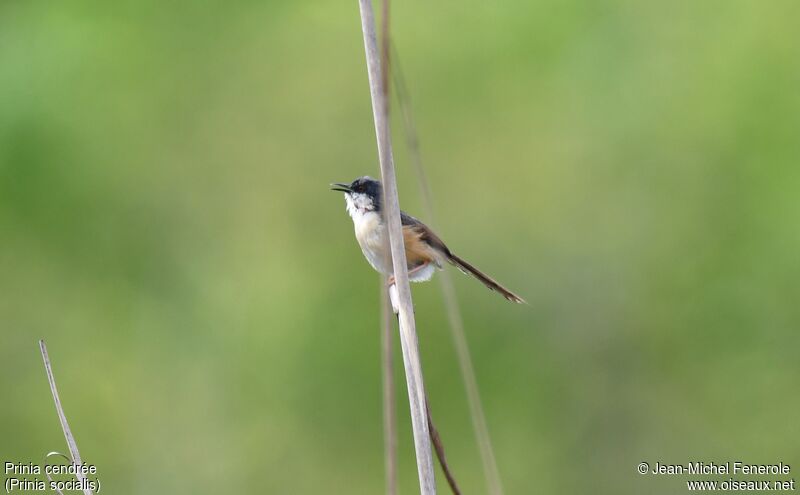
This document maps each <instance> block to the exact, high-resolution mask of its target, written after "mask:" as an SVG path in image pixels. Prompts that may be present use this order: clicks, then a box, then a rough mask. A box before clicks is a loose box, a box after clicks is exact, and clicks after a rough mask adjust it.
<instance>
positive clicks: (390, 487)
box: [380, 277, 397, 495]
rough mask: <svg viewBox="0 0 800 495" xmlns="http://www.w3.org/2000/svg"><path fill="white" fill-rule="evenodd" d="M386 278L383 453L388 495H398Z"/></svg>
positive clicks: (383, 304)
mask: <svg viewBox="0 0 800 495" xmlns="http://www.w3.org/2000/svg"><path fill="white" fill-rule="evenodd" d="M386 280H387V279H386V277H381V278H380V291H381V356H382V359H381V362H382V364H383V366H382V368H383V451H384V469H385V471H386V495H396V494H397V418H396V417H395V400H394V397H395V395H394V394H395V391H394V358H393V350H392V347H393V346H392V316H393V313H392V308H391V304H390V303H389V291H388V290H387V288H386Z"/></svg>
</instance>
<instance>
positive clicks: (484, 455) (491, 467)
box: [392, 52, 503, 495]
mask: <svg viewBox="0 0 800 495" xmlns="http://www.w3.org/2000/svg"><path fill="white" fill-rule="evenodd" d="M393 68H394V70H393V72H392V73H393V75H394V81H395V91H396V93H397V99H398V102H399V104H400V110H401V112H402V114H403V124H404V129H405V136H406V145H407V146H408V149H409V153H410V155H411V161H412V163H413V164H414V170H415V171H416V173H417V183H418V184H419V189H420V191H421V192H422V204H423V210H424V213H425V217H426V219H427V221H428V222H429V225H430V226H431V227H433V228H435V227H436V221H435V218H434V213H433V200H432V195H431V190H430V186H429V184H428V180H427V177H426V175H425V168H424V167H423V164H422V153H421V151H420V146H419V137H418V136H417V131H416V126H415V125H414V115H413V112H412V108H411V99H410V97H409V94H408V88H407V87H406V82H405V78H404V77H403V72H402V67H401V66H400V59H399V57H398V55H397V53H396V52H395V54H394V64H393ZM439 282H440V284H441V288H442V294H443V296H444V302H445V306H446V307H447V320H448V322H449V323H450V334H451V336H452V338H453V345H454V346H455V348H456V356H458V365H459V367H460V369H461V376H462V378H463V380H464V388H465V389H466V392H467V402H468V403H469V409H470V417H471V418H472V428H473V430H474V432H475V439H476V442H477V443H478V450H479V451H480V454H481V462H482V464H483V472H484V476H486V485H487V488H488V490H489V493H490V494H491V495H503V485H502V482H501V480H500V472H499V470H498V468H497V460H496V459H495V455H494V449H493V448H492V440H491V437H490V436H489V428H488V427H487V425H486V416H485V415H484V412H483V406H482V405H481V398H480V394H479V392H478V381H477V379H476V378H475V369H474V368H473V366H472V358H471V357H470V352H469V345H468V344H467V338H466V335H465V333H464V322H463V320H462V318H461V310H460V308H459V305H458V298H457V297H456V291H455V287H454V286H453V279H452V278H451V277H450V273H449V272H447V271H442V273H440V274H439Z"/></svg>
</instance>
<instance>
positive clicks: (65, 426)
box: [39, 340, 92, 495]
mask: <svg viewBox="0 0 800 495" xmlns="http://www.w3.org/2000/svg"><path fill="white" fill-rule="evenodd" d="M39 350H40V351H41V353H42V360H43V361H44V370H45V371H46V372H47V381H48V382H50V392H52V393H53V402H55V405H56V412H57V413H58V420H59V421H60V422H61V429H62V430H63V431H64V438H65V439H66V441H67V447H68V448H69V454H70V458H71V461H72V463H73V464H75V465H76V466H80V465H81V464H83V461H82V460H81V454H80V452H78V444H77V443H75V437H73V436H72V430H70V428H69V423H67V417H66V416H65V415H64V408H63V407H61V398H60V397H59V396H58V389H57V388H56V379H55V377H53V368H52V367H51V366H50V356H48V354H47V346H46V345H45V344H44V340H40V341H39ZM76 476H77V478H78V480H79V481H80V482H81V483H83V484H84V486H85V488H84V489H83V493H84V495H92V490H91V488H89V487H88V484H86V483H85V482H84V481H83V480H84V479H85V478H86V475H84V474H83V473H82V472H81V471H80V470H79V471H78V472H77V474H76Z"/></svg>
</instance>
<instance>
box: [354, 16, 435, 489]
mask: <svg viewBox="0 0 800 495" xmlns="http://www.w3.org/2000/svg"><path fill="white" fill-rule="evenodd" d="M359 10H360V13H361V30H362V34H363V36H364V51H365V52H366V58H367V73H368V76H369V87H370V96H371V99H372V114H373V117H374V120H375V134H376V137H377V141H378V158H379V160H380V165H381V178H382V180H383V192H384V215H385V221H386V223H387V227H388V231H389V244H390V247H391V252H392V267H393V270H394V277H395V284H396V287H397V292H398V321H399V323H400V343H401V346H402V350H403V365H404V368H405V374H406V385H407V387H408V402H409V406H410V409H411V427H412V430H413V433H414V449H415V451H416V456H417V472H418V475H419V485H420V492H421V493H422V494H423V495H428V494H435V493H436V483H435V479H434V476H433V458H432V455H431V443H430V438H429V436H428V422H427V414H426V409H425V403H426V401H425V386H424V384H423V378H422V364H421V362H420V358H419V349H418V345H417V331H416V324H415V321H414V306H413V303H412V300H411V287H410V285H409V281H408V267H407V265H406V253H405V246H404V244H403V234H402V226H401V223H400V202H399V199H398V195H397V182H396V178H395V172H394V160H393V157H392V143H391V137H390V135H389V116H388V105H387V101H388V98H387V95H386V88H385V86H384V85H383V83H382V81H383V74H382V73H381V62H380V55H379V51H378V42H377V38H376V36H375V15H374V13H373V11H372V3H371V1H370V0H359Z"/></svg>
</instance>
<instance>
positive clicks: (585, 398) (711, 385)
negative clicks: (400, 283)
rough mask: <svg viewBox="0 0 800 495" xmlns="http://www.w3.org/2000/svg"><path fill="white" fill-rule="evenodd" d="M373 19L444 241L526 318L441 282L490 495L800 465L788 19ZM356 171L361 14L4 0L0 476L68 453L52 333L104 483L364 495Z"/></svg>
mask: <svg viewBox="0 0 800 495" xmlns="http://www.w3.org/2000/svg"><path fill="white" fill-rule="evenodd" d="M393 3H394V7H393V18H392V22H393V30H394V36H395V39H396V43H397V46H398V48H399V50H400V54H401V57H402V62H403V66H404V69H405V73H406V77H407V79H408V81H409V85H410V88H411V96H412V99H413V103H414V106H415V111H416V116H417V125H418V130H419V133H420V136H421V141H422V152H423V154H424V158H425V160H426V165H427V173H428V176H429V179H430V183H431V187H432V189H433V191H434V195H435V206H436V210H437V216H438V228H439V230H440V234H441V235H442V237H443V238H444V239H445V240H446V241H447V242H448V243H449V244H450V245H451V247H452V248H453V250H454V251H456V252H457V253H459V254H460V255H462V256H463V257H465V258H466V259H468V260H470V261H472V262H473V263H475V264H476V265H477V266H479V267H481V268H482V269H484V270H486V271H487V272H489V273H490V274H492V275H493V276H495V277H497V278H498V279H499V280H501V281H502V282H504V283H505V284H507V285H508V286H509V287H511V288H512V289H514V290H516V291H518V292H519V293H520V294H522V295H523V296H524V297H526V299H527V300H528V301H529V305H527V306H514V305H511V304H508V303H507V302H505V301H503V300H502V299H501V298H499V297H497V295H494V294H492V293H490V292H488V291H486V289H484V288H483V287H482V286H480V285H479V284H477V283H475V282H474V281H472V280H469V279H468V278H467V277H464V276H461V275H460V274H458V273H457V272H456V273H455V274H454V279H455V282H456V287H457V291H458V294H459V297H460V298H461V303H462V307H463V312H464V318H465V320H466V322H467V323H466V324H467V329H466V330H467V335H468V339H469V343H470V346H471V349H472V353H473V356H474V360H475V368H476V371H477V375H478V382H479V384H480V387H481V391H482V395H483V399H484V406H485V409H486V415H487V419H488V422H489V429H490V431H491V434H492V436H493V440H494V446H495V450H496V455H497V460H498V464H499V468H500V472H501V475H502V478H503V483H504V485H505V488H506V491H507V493H509V494H511V493H644V492H647V493H665V494H666V493H683V492H684V491H685V490H686V487H685V484H684V481H685V479H686V478H685V477H679V476H677V477H653V476H644V477H643V476H640V475H638V474H637V473H636V465H637V464H638V463H639V462H641V461H643V460H646V461H650V462H655V461H656V460H661V461H665V462H672V463H685V462H688V461H689V460H705V461H714V462H724V461H726V460H736V459H742V460H745V461H750V462H759V463H772V462H778V461H784V462H788V463H790V464H793V465H796V466H797V467H796V468H795V469H800V428H799V427H798V422H797V411H798V408H800V397H798V394H797V390H798V388H797V387H798V379H800V362H799V361H798V344H799V343H800V342H799V340H800V338H798V326H799V325H800V309H799V308H798V298H799V296H800V290H798V278H800V257H799V256H798V254H799V253H800V233H799V230H798V227H799V226H800V201H798V195H799V193H800V167H798V165H799V163H798V161H799V159H800V139H799V136H798V131H800V38H798V34H797V19H798V18H800V3H798V2H796V1H794V0H787V1H779V0H775V1H770V2H755V1H751V0H742V1H737V0H724V1H723V0H708V1H702V2H697V1H688V0H685V1H678V2H640V1H633V0H630V1H628V0H619V1H601V2H591V1H575V0H568V1H564V0H536V1H513V2H502V3H499V2H480V1H470V2H466V3H465V2H448V3H437V2H433V3H431V2H423V1H420V0H415V1H411V2H393ZM394 108H395V109H396V108H397V107H396V105H395V107H394ZM394 128H395V131H396V132H395V137H396V145H395V148H396V152H397V164H398V175H399V177H398V179H399V184H400V194H401V201H402V204H403V205H404V208H405V209H406V210H407V211H409V212H412V213H416V214H417V215H419V216H421V213H422V212H421V205H420V197H419V193H418V190H417V186H416V180H415V175H414V173H413V169H412V168H411V165H410V162H409V159H408V152H407V150H406V149H405V147H404V145H403V141H402V134H401V132H400V123H399V121H396V122H395V125H394ZM376 157H377V153H376V149H375V136H374V128H373V123H372V117H371V110H370V102H369V96H368V87H367V77H366V69H365V65H364V54H363V44H362V39H361V32H360V24H359V17H358V8H357V3H356V2H333V1H321V0H320V1H312V2H248V1H226V2H219V1H203V2H153V1H121V2H101V1H75V2H42V1H15V0H5V1H3V2H2V3H0V317H1V319H0V329H1V330H0V331H1V332H2V333H1V334H0V335H1V336H2V339H1V340H0V395H1V396H2V399H0V404H2V405H1V406H0V460H3V461H5V460H10V461H20V462H34V463H38V462H41V461H40V460H41V458H42V456H43V454H44V453H45V452H48V451H51V450H64V443H63V437H62V436H61V432H60V429H59V426H58V421H57V418H56V415H55V411H54V408H53V404H52V400H51V398H50V395H49V390H48V388H47V382H46V379H45V375H44V372H43V369H42V365H41V360H40V357H39V354H38V348H37V345H36V341H37V339H38V338H40V337H43V338H45V339H46V341H47V343H48V345H49V349H50V354H51V357H52V359H53V363H54V368H55V373H56V378H57V379H58V383H59V386H60V389H61V393H62V396H63V397H62V398H63V401H64V406H65V409H66V413H67V416H68V418H69V419H70V421H71V424H72V428H73V431H74V433H75V434H76V436H77V439H78V443H79V446H80V448H81V451H82V455H83V457H84V460H86V461H88V462H92V463H95V464H97V465H98V468H99V472H100V475H99V477H100V478H101V482H102V483H103V489H104V490H110V491H111V493H136V494H152V493H186V494H188V493H192V494H201V493H209V494H210V493H337V494H338V493H341V494H350V493H381V491H382V489H383V458H382V455H383V454H382V436H381V435H382V433H381V398H380V397H381V389H380V363H379V349H380V334H379V329H378V323H379V313H378V289H377V287H378V283H379V282H378V277H377V276H376V274H375V273H374V272H373V271H372V270H371V269H370V268H369V266H368V265H367V263H366V262H365V261H364V259H363V258H362V255H361V253H360V251H359V249H358V247H357V245H356V242H355V239H354V236H353V232H352V223H351V221H350V219H349V218H348V217H347V216H346V213H345V211H344V200H343V199H342V197H341V195H340V194H338V193H331V192H329V191H328V184H329V183H330V182H333V181H349V180H351V179H353V178H354V177H356V176H359V175H364V174H371V175H377V174H378V168H377V159H376ZM414 296H415V304H416V308H417V321H418V327H419V331H420V339H421V347H422V355H423V364H424V368H425V375H426V382H427V383H426V384H427V389H428V392H429V394H430V398H431V405H432V408H433V411H434V414H435V416H436V418H437V422H438V426H439V429H440V431H441V434H442V435H443V438H444V441H445V443H446V447H447V449H448V456H449V459H450V463H451V465H452V467H453V469H454V471H455V473H456V475H457V477H458V478H459V481H460V483H461V484H462V485H463V487H464V492H465V493H484V492H485V487H484V481H483V478H482V474H481V467H480V466H481V465H480V457H479V454H478V451H477V448H476V445H475V442H474V440H473V436H472V430H471V423H470V419H469V416H468V412H467V404H466V399H465V394H464V392H463V387H462V382H461V379H460V377H459V373H458V366H457V362H456V360H455V355H454V351H453V347H452V344H451V340H450V336H449V333H448V330H447V328H446V319H445V314H444V310H443V306H442V298H441V296H440V293H439V288H438V284H423V285H415V286H414ZM396 371H397V374H396V376H397V378H398V385H399V392H400V393H399V396H400V401H399V403H398V416H399V420H400V439H399V441H400V452H399V454H400V488H401V492H403V493H413V492H414V491H415V490H417V481H416V477H415V476H416V469H415V464H414V457H413V446H412V442H411V436H410V430H409V426H408V407H407V403H406V402H405V399H404V398H403V395H404V394H403V393H402V392H404V390H403V389H404V382H403V381H402V380H403V378H402V371H401V369H400V368H399V360H398V369H397V370H396ZM794 474H795V473H794V472H793V475H794ZM784 478H785V477H784ZM440 481H441V480H440ZM440 488H441V491H442V493H445V492H446V487H445V485H443V484H442V485H440Z"/></svg>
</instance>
